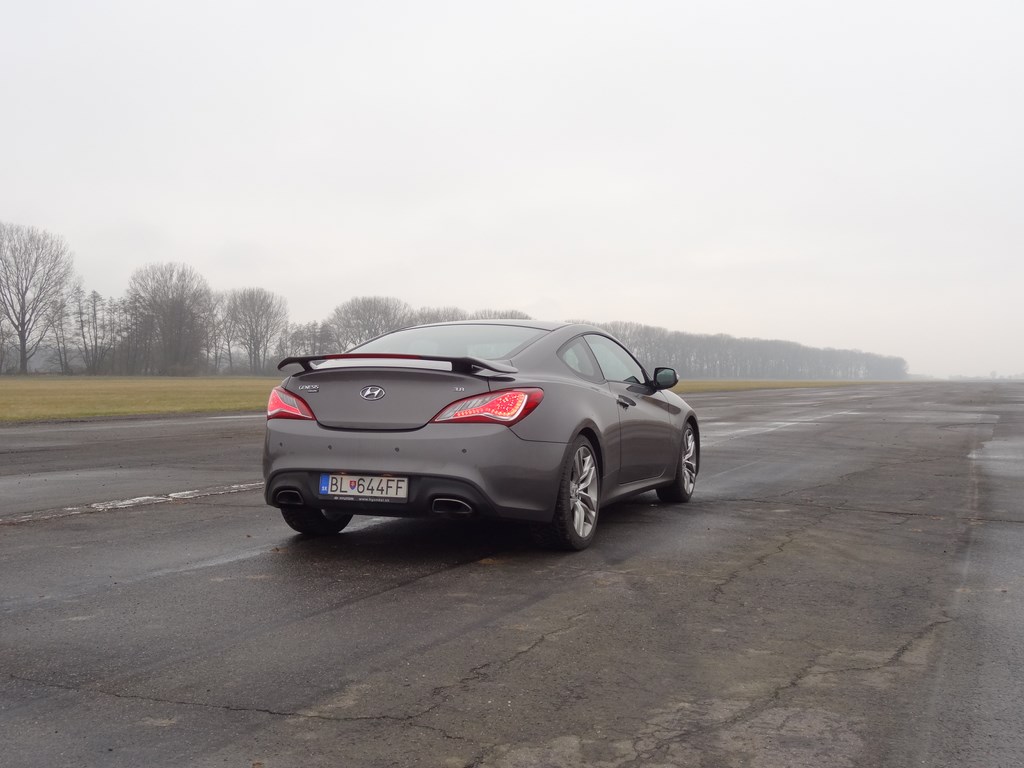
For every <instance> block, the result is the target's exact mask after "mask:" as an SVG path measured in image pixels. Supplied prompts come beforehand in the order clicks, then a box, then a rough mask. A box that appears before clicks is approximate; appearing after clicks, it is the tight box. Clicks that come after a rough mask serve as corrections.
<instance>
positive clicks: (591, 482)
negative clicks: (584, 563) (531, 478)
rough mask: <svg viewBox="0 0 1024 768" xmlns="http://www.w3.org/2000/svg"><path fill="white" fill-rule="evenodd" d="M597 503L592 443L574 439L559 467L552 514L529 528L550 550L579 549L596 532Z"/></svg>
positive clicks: (597, 475)
mask: <svg viewBox="0 0 1024 768" xmlns="http://www.w3.org/2000/svg"><path fill="white" fill-rule="evenodd" d="M600 505H601V473H600V470H599V467H598V464H597V454H596V453H595V452H594V446H593V445H592V444H591V442H590V441H589V440H588V439H587V438H585V437H583V436H582V435H581V436H580V437H577V438H576V441H575V442H574V443H573V444H572V449H571V450H570V451H569V456H568V458H567V459H566V461H565V465H564V466H563V467H562V481H561V483H560V484H559V487H558V499H557V501H556V502H555V514H554V517H553V518H552V520H551V522H550V523H546V524H538V525H535V526H534V528H533V534H534V538H535V539H536V540H537V542H538V543H539V544H541V545H542V546H545V547H549V548H551V549H567V550H575V551H579V550H581V549H586V548H587V547H589V546H590V542H592V541H593V540H594V534H595V533H597V516H598V511H599V508H600Z"/></svg>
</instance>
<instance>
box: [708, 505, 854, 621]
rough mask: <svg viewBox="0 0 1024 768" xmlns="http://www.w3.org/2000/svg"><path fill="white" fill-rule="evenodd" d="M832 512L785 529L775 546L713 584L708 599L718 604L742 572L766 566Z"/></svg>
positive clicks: (831, 508) (828, 510)
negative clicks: (787, 529) (780, 539)
mask: <svg viewBox="0 0 1024 768" xmlns="http://www.w3.org/2000/svg"><path fill="white" fill-rule="evenodd" d="M762 503H768V502H762ZM834 514H836V510H835V508H833V507H828V508H827V509H826V511H825V512H823V513H822V514H819V515H818V516H817V517H815V518H814V519H813V520H811V521H810V522H808V523H806V524H804V525H801V526H799V527H797V528H793V529H791V530H789V531H786V533H785V534H784V535H783V540H782V541H781V542H779V543H778V544H776V545H775V547H774V548H773V549H772V550H770V551H768V552H765V553H763V554H761V555H759V556H758V557H757V558H756V559H755V560H754V562H752V563H748V564H746V565H743V566H740V567H739V568H736V569H735V570H733V571H731V572H730V573H729V574H728V575H727V576H726V577H725V579H723V580H722V581H720V582H719V583H717V584H715V586H714V587H713V588H712V590H711V595H710V596H709V597H708V601H709V602H711V603H714V604H715V605H718V604H719V601H720V600H721V599H722V598H723V597H725V590H726V588H728V587H729V586H730V585H731V584H732V583H733V582H735V581H736V580H737V579H739V578H740V576H742V575H743V574H744V573H748V572H750V571H753V570H754V569H755V568H762V567H764V566H766V565H767V564H768V561H769V560H770V559H771V558H773V557H775V556H776V555H781V554H783V553H785V551H786V548H787V547H789V546H790V545H791V544H792V543H793V542H794V541H796V540H797V539H798V538H799V537H800V536H802V535H803V534H805V533H807V531H809V530H810V529H811V528H814V527H815V526H818V525H821V523H823V522H824V521H825V520H826V519H827V518H828V517H830V516H832V515H834Z"/></svg>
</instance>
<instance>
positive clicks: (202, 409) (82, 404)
mask: <svg viewBox="0 0 1024 768" xmlns="http://www.w3.org/2000/svg"><path fill="white" fill-rule="evenodd" d="M280 381H281V379H280V377H267V378H232V377H226V376H220V377H208V378H169V377H125V378H118V377H89V376H66V377H65V376H0V397H2V400H3V403H4V408H3V410H2V411H0V424H3V423H7V424H12V423H22V422H31V421H69V420H74V419H88V418H96V417H101V416H145V415H163V414H174V413H239V412H259V411H262V410H263V409H264V408H266V405H267V396H268V395H269V394H270V390H271V389H272V388H273V387H275V386H276V385H277V384H278V383H279V382H280ZM854 383H856V382H840V381H827V382H823V381H683V382H681V383H680V384H679V386H678V387H676V392H679V393H680V394H681V395H683V396H684V397H685V396H686V395H687V394H692V393H697V392H732V391H741V390H749V389H788V388H792V387H836V386H849V385H851V384H854Z"/></svg>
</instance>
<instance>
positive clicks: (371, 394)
mask: <svg viewBox="0 0 1024 768" xmlns="http://www.w3.org/2000/svg"><path fill="white" fill-rule="evenodd" d="M385 394H387V393H386V392H385V391H384V389H383V387H363V388H362V389H361V390H359V396H360V397H361V398H363V400H380V399H381V398H382V397H384V395H385Z"/></svg>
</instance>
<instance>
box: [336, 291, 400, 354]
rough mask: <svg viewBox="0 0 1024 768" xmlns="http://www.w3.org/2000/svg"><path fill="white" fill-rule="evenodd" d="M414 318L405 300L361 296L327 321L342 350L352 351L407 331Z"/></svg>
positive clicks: (338, 307) (339, 309)
mask: <svg viewBox="0 0 1024 768" xmlns="http://www.w3.org/2000/svg"><path fill="white" fill-rule="evenodd" d="M412 316H413V309H412V307H410V306H409V305H408V304H406V303H405V302H404V301H402V300H401V299H394V298H391V297H389V296H361V297H359V298H355V299H349V300H348V301H346V302H345V303H344V304H340V305H338V306H337V307H335V308H334V311H333V312H332V313H331V316H330V318H329V319H328V320H327V322H328V323H330V325H331V329H332V330H333V332H334V341H335V343H336V344H337V345H338V347H339V348H340V349H348V348H349V347H352V346H354V345H356V344H359V343H360V342H363V341H366V340H367V339H372V338H374V337H375V336H380V335H381V334H382V333H387V332H388V331H394V330H396V329H398V328H404V327H405V326H407V325H409V324H410V322H411V321H412Z"/></svg>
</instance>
